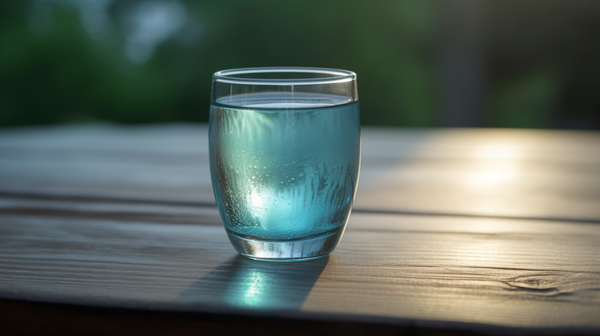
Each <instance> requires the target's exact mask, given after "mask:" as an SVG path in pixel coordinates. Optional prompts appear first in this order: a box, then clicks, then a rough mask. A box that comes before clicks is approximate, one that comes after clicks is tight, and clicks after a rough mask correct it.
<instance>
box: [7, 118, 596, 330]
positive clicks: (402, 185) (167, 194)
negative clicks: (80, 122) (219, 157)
mask: <svg viewBox="0 0 600 336" xmlns="http://www.w3.org/2000/svg"><path fill="white" fill-rule="evenodd" d="M207 151H208V149H207V127H206V126H203V125H158V126H136V127H121V126H111V125H102V124H101V125H90V126H57V127H31V128H23V129H4V130H1V131H0V298H1V300H0V309H1V311H2V313H1V314H0V316H1V317H0V321H1V322H2V326H3V328H4V330H12V331H13V332H23V333H28V332H40V331H41V332H44V333H46V332H49V331H55V330H60V331H61V332H62V333H63V334H79V333H81V332H83V331H85V332H87V333H105V332H111V333H122V334H130V333H135V332H140V333H145V334H165V333H168V334H194V335H197V334H198V333H199V332H200V333H201V331H205V330H209V329H210V330H212V331H214V332H217V331H218V333H219V334H228V333H231V334H234V333H236V334H239V332H240V331H243V332H244V334H246V335H253V334H256V335H258V334H260V335H264V334H270V333H271V334H274V333H281V332H282V331H285V332H287V333H288V334H300V333H302V334H306V333H314V334H338V332H346V333H350V332H352V333H363V334H399V333H403V332H405V333H407V334H436V335H437V334H456V335H459V334H488V333H491V334H503V333H521V334H573V333H575V334H598V333H600V225H599V224H600V133H594V132H565V131H533V130H479V129H474V130H461V129H456V130H407V129H376V128H365V129H364V130H363V155H362V169H361V176H360V182H359V189H358V193H357V195H356V201H355V206H354V210H353V213H352V216H351V218H350V222H349V224H348V228H347V231H346V233H345V235H344V238H343V240H342V243H341V244H340V245H339V247H338V248H337V249H336V251H335V252H334V253H333V254H332V255H331V256H330V257H328V258H324V259H320V260H316V261H311V262H304V263H295V264H273V263H265V262H255V261H250V260H246V259H244V258H242V257H240V256H238V255H237V254H236V252H235V251H234V250H233V248H232V247H231V245H230V243H229V241H228V239H227V237H226V235H225V231H224V229H223V227H222V225H221V220H220V218H219V215H218V211H217V209H216V206H215V204H214V198H213V194H212V188H211V184H210V176H209V166H208V160H207ZM6 328H8V329H6ZM207 328H208V329H207ZM288 329H289V330H288Z"/></svg>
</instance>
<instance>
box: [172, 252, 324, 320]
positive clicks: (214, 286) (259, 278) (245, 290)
mask: <svg viewBox="0 0 600 336" xmlns="http://www.w3.org/2000/svg"><path fill="white" fill-rule="evenodd" d="M328 261H329V257H328V256H327V257H324V258H321V259H317V260H312V261H305V262H300V263H271V262H262V261H254V260H249V259H246V258H244V257H242V256H239V255H237V256H235V257H233V258H231V259H229V260H227V261H226V262H224V263H222V264H221V265H219V266H217V268H215V269H214V270H213V271H211V272H210V273H208V274H207V275H206V276H204V277H202V278H200V279H198V280H196V281H195V282H194V283H192V284H191V285H190V286H189V287H188V288H187V289H186V290H184V291H183V292H182V293H181V294H180V295H179V296H178V297H176V298H175V301H178V302H184V303H192V304H193V303H199V304H216V305H218V306H226V307H232V308H252V309H260V310H274V309H277V310H282V309H284V310H298V309H300V308H301V307H302V304H303V303H304V301H305V300H306V298H307V297H308V294H309V293H310V291H311V290H312V288H313V286H314V285H315V283H316V282H317V280H318V279H319V276H320V275H321V272H323V269H324V268H325V266H326V265H327V262H328Z"/></svg>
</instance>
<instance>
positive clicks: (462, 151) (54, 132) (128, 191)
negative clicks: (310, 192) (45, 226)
mask: <svg viewBox="0 0 600 336" xmlns="http://www.w3.org/2000/svg"><path fill="white" fill-rule="evenodd" d="M207 146H208V143H207V128H206V126H204V125H167V126H163V125H161V126H139V127H128V128H124V127H117V126H110V125H92V126H70V127H66V126H63V127H46V128H25V129H16V130H2V131H0V192H4V193H7V192H8V193H13V194H19V193H27V194H38V195H54V196H56V195H58V196H87V197H109V198H110V197H113V198H120V199H138V200H147V201H148V200H151V201H154V200H163V201H170V202H184V203H185V202H196V203H202V204H204V203H214V198H213V194H212V187H211V184H210V175H209V166H208V162H207ZM598 153H600V134H599V133H596V132H564V131H532V130H401V129H400V130H397V129H374V128H365V129H364V131H363V160H362V169H361V178H360V183H359V189H358V193H357V196H356V203H355V207H356V208H357V209H359V210H361V209H364V210H370V211H384V212H385V211H391V212H394V211H395V212H406V213H410V212H420V213H432V214H458V215H478V216H506V217H531V218H548V219H551V218H555V219H565V220H589V221H599V220H600V207H598V206H597V205H598V204H600V174H598V172H600V155H598Z"/></svg>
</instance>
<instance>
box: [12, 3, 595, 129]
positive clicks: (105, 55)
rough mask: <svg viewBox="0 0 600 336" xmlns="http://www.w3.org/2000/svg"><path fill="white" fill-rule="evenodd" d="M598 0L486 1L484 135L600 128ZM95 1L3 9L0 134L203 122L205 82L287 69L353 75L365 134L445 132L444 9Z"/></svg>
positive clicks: (433, 6)
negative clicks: (248, 71) (33, 128)
mask: <svg viewBox="0 0 600 336" xmlns="http://www.w3.org/2000/svg"><path fill="white" fill-rule="evenodd" d="M467 1H468V0H467ZM596 3H598V4H600V2H597V1H585V0H582V1H577V2H565V1H562V2H559V1H516V0H510V1H508V0H506V1H489V2H486V8H485V11H484V13H483V15H484V19H483V22H484V24H483V26H482V27H481V29H482V30H483V31H484V34H483V40H482V41H479V42H478V43H480V47H481V49H482V55H483V57H484V62H483V63H484V64H485V71H483V72H482V74H481V76H483V78H484V80H485V83H486V84H485V92H487V93H486V96H485V97H484V101H485V104H484V105H483V106H482V109H481V114H482V115H483V116H484V117H483V118H482V120H484V124H482V125H481V126H492V127H533V128H542V127H554V128H599V127H600V113H598V110H600V100H599V99H598V98H597V96H598V94H597V92H598V90H599V89H600V82H599V79H600V66H599V64H600V63H598V62H597V59H598V57H599V56H600V47H599V45H598V44H597V43H596V41H595V38H596V36H597V35H598V32H600V24H599V23H596V21H600V20H596V19H597V17H598V14H600V5H598V4H596ZM91 4H94V1H83V0H82V1H77V0H70V1H69V0H29V1H19V0H8V1H3V2H0V126H14V125H26V124H48V123H68V122H85V121H114V122H119V123H148V122H170V121H207V118H208V105H209V96H210V85H211V75H212V73H214V72H215V71H218V70H223V69H230V68H238V67H258V66H285V65H293V66H317V67H333V68H343V69H349V70H353V71H355V72H356V73H357V74H358V78H359V80H358V83H359V92H360V104H361V119H362V123H363V124H365V125H386V126H417V127H430V126H440V125H442V124H441V121H440V120H442V118H441V116H440V111H442V110H443V109H442V108H441V107H442V105H443V104H444V102H443V101H442V99H441V98H440V97H442V96H443V95H442V94H441V90H443V88H444V85H452V83H442V82H441V79H440V75H439V72H440V69H439V68H440V66H439V64H440V58H442V57H444V55H443V53H440V51H439V44H440V38H441V36H443V35H442V34H440V32H441V31H443V30H444V29H449V28H450V29H451V28H452V27H445V26H443V25H442V24H440V22H441V21H442V20H440V18H441V17H442V16H443V15H444V13H443V12H442V11H441V10H440V6H439V1H435V0H422V1H391V0H390V1H384V0H375V1H368V2H367V1H358V0H347V1H316V0H304V1H300V0H288V1H274V0H273V1H269V0H261V1H244V0H224V1H191V0H190V1H175V0H118V1H116V0H115V1H109V0H105V1H100V0H96V3H95V4H94V5H95V6H96V7H93V6H92V5H91ZM100 5H102V6H104V5H105V6H104V7H102V6H100ZM86 6H88V7H89V8H87V7H86ZM90 6H91V7H90ZM86 8H87V9H86ZM161 10H162V14H165V13H167V14H168V13H171V14H170V15H171V16H170V17H169V16H168V15H167V16H165V15H166V14H165V15H163V16H161ZM102 13H104V14H105V16H106V18H105V19H104V21H102V18H103V17H102V15H104V14H102ZM94 15H95V16H94ZM153 15H154V16H153ZM165 17H166V19H165ZM144 18H145V19H144ZM152 18H154V19H152ZM94 20H96V21H97V22H96V24H95V26H94V24H93V23H94V22H95V21H94ZM98 20H100V21H98ZM153 20H154V21H153ZM169 20H170V21H169ZM98 22H100V24H99V23H98ZM102 22H103V23H102ZM161 25H162V27H163V28H164V29H163V31H168V30H169V29H171V30H172V31H171V33H169V34H166V35H164V34H163V35H164V36H162V35H161V32H160V30H153V29H149V28H153V27H154V28H156V27H158V28H160V27H161ZM169 27H170V28H169ZM173 27H175V28H173ZM567 27H568V28H567ZM158 28H157V29H158ZM144 34H146V35H144ZM161 36H162V37H161ZM136 39H137V40H136ZM152 39H154V40H152ZM136 41H137V42H136ZM148 41H150V42H148ZM152 41H153V42H152ZM136 55H137V56H136Z"/></svg>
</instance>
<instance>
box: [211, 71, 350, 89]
mask: <svg viewBox="0 0 600 336" xmlns="http://www.w3.org/2000/svg"><path fill="white" fill-rule="evenodd" d="M261 73H262V74H264V73H304V74H311V73H312V74H326V75H331V76H332V77H315V78H251V77H235V76H236V75H248V74H261ZM213 80H214V81H216V82H220V83H228V84H242V85H317V84H337V83H345V82H350V81H353V80H356V74H355V73H354V72H352V71H349V70H342V69H333V68H313V67H256V68H237V69H228V70H221V71H217V72H215V73H214V74H213Z"/></svg>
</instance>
